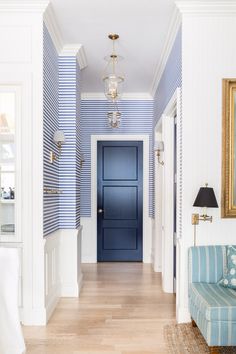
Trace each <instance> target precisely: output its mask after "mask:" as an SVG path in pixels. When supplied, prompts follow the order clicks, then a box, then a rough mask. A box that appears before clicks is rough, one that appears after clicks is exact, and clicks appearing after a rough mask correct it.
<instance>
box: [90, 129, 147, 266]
mask: <svg viewBox="0 0 236 354" xmlns="http://www.w3.org/2000/svg"><path fill="white" fill-rule="evenodd" d="M117 140H118V141H119V140H120V141H142V142H143V262H144V263H150V262H151V239H152V227H151V225H152V224H151V218H150V217H149V135H147V134H144V135H126V134H122V135H113V134H107V135H91V216H92V235H93V236H92V242H93V245H94V248H93V253H94V254H93V258H94V259H96V260H97V142H98V141H117Z"/></svg>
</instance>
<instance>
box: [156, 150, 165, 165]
mask: <svg viewBox="0 0 236 354" xmlns="http://www.w3.org/2000/svg"><path fill="white" fill-rule="evenodd" d="M160 157H161V153H160V150H157V162H158V163H159V164H160V165H162V166H163V165H164V161H161V160H160Z"/></svg>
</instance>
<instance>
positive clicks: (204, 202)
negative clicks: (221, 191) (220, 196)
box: [193, 187, 218, 208]
mask: <svg viewBox="0 0 236 354" xmlns="http://www.w3.org/2000/svg"><path fill="white" fill-rule="evenodd" d="M193 206H194V207H203V208H205V207H207V208H218V203H217V200H216V196H215V193H214V190H213V188H209V187H201V188H200V189H199V192H198V195H197V198H196V199H195V202H194V203H193Z"/></svg>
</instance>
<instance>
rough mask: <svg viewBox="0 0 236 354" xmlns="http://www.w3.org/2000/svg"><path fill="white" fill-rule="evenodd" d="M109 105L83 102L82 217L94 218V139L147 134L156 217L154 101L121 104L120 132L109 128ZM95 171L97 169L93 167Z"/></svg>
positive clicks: (99, 102)
mask: <svg viewBox="0 0 236 354" xmlns="http://www.w3.org/2000/svg"><path fill="white" fill-rule="evenodd" d="M108 110H109V103H108V102H107V100H106V99H104V100H82V101H81V151H82V152H83V153H84V157H85V162H84V164H83V168H82V170H81V216H87V217H90V216H91V135H93V134H96V135H99V134H100V135H105V134H130V135H132V134H148V135H149V137H150V161H149V163H150V177H149V178H150V184H149V195H150V200H149V201H150V203H149V214H150V216H153V150H152V145H153V142H152V131H153V101H152V100H122V101H120V103H119V110H120V111H121V113H122V118H121V125H120V128H119V129H111V128H110V127H109V126H108V124H107V112H108ZM94 168H96V166H94Z"/></svg>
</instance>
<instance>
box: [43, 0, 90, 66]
mask: <svg viewBox="0 0 236 354" xmlns="http://www.w3.org/2000/svg"><path fill="white" fill-rule="evenodd" d="M44 23H45V25H46V27H47V29H48V32H49V34H50V36H51V38H52V41H53V44H54V45H55V48H56V50H57V53H58V55H65V56H66V55H68V56H75V57H77V60H78V63H79V67H80V69H81V70H82V69H84V68H85V67H86V66H87V59H86V54H85V51H84V47H83V45H82V44H64V43H63V39H62V35H61V31H60V29H59V26H58V24H57V21H56V18H55V14H54V11H53V8H52V5H51V4H49V6H48V7H47V9H46V11H45V13H44Z"/></svg>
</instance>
